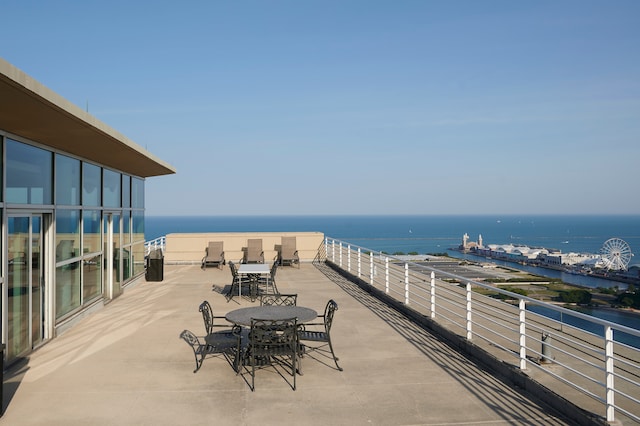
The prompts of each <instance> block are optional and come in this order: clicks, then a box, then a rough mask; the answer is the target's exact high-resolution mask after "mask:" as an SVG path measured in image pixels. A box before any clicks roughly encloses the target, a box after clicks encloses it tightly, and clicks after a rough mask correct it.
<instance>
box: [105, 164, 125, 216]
mask: <svg viewBox="0 0 640 426" xmlns="http://www.w3.org/2000/svg"><path fill="white" fill-rule="evenodd" d="M102 178H103V181H102V184H103V185H102V190H103V197H104V198H103V200H102V205H103V207H120V201H121V200H120V183H121V182H120V180H121V178H120V173H116V172H114V171H111V170H107V169H104V172H103V175H102Z"/></svg>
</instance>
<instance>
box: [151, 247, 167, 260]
mask: <svg viewBox="0 0 640 426" xmlns="http://www.w3.org/2000/svg"><path fill="white" fill-rule="evenodd" d="M163 257H164V254H162V250H161V249H155V250H151V251H150V252H149V259H162V258H163Z"/></svg>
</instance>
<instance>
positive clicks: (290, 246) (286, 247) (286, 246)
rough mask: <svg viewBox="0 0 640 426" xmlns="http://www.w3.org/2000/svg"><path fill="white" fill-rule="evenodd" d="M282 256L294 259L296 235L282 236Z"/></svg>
mask: <svg viewBox="0 0 640 426" xmlns="http://www.w3.org/2000/svg"><path fill="white" fill-rule="evenodd" d="M281 250H282V257H283V258H284V259H293V255H294V253H295V252H296V251H297V249H296V237H282V248H281Z"/></svg>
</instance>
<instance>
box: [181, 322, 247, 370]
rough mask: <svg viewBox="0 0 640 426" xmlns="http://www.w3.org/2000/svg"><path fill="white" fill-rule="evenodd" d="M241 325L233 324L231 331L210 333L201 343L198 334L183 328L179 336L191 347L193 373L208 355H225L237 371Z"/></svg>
mask: <svg viewBox="0 0 640 426" xmlns="http://www.w3.org/2000/svg"><path fill="white" fill-rule="evenodd" d="M240 333H241V327H239V326H234V327H233V330H232V333H231V334H227V333H212V334H209V335H207V336H206V337H205V343H201V342H200V339H199V338H198V336H196V335H195V334H193V333H192V332H191V331H189V330H184V331H183V332H182V333H180V338H181V339H184V341H185V342H187V344H188V345H189V346H191V348H192V349H193V356H194V357H195V360H196V369H195V370H193V372H194V373H196V372H198V370H199V369H200V367H202V363H203V362H204V359H205V358H206V357H207V356H208V355H212V356H219V355H222V356H224V357H225V359H226V360H227V362H229V363H230V364H231V365H232V366H233V368H234V370H236V371H238V365H239V360H240V353H241V350H240V349H241V341H240Z"/></svg>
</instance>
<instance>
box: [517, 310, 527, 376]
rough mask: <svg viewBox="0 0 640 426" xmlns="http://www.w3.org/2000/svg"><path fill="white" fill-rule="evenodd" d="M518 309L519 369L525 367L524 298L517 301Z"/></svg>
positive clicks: (525, 328)
mask: <svg viewBox="0 0 640 426" xmlns="http://www.w3.org/2000/svg"><path fill="white" fill-rule="evenodd" d="M518 309H519V311H520V370H525V369H526V368H527V322H526V315H525V314H526V312H527V310H526V303H525V301H524V299H520V301H519V302H518Z"/></svg>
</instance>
